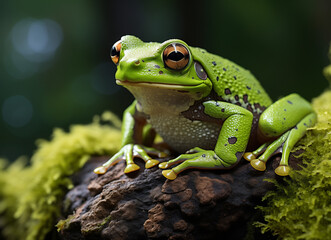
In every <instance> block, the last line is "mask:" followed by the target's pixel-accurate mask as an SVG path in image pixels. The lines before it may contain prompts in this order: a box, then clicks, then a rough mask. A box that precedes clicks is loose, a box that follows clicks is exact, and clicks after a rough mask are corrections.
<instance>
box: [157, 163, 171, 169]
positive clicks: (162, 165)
mask: <svg viewBox="0 0 331 240" xmlns="http://www.w3.org/2000/svg"><path fill="white" fill-rule="evenodd" d="M168 167H169V166H168V162H162V163H160V164H159V168H162V169H166V168H168Z"/></svg>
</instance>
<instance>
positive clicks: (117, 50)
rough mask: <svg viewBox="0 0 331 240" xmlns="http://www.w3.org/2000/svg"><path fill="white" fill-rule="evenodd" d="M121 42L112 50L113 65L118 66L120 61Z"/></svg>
mask: <svg viewBox="0 0 331 240" xmlns="http://www.w3.org/2000/svg"><path fill="white" fill-rule="evenodd" d="M121 47H122V44H121V41H117V42H116V43H115V44H114V45H113V47H112V48H111V50H110V57H111V60H112V61H113V63H115V64H116V65H118V63H119V61H120V52H121Z"/></svg>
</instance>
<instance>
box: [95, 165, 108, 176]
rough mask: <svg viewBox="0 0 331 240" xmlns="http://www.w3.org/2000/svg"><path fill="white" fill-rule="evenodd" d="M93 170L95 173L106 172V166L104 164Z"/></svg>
mask: <svg viewBox="0 0 331 240" xmlns="http://www.w3.org/2000/svg"><path fill="white" fill-rule="evenodd" d="M93 172H94V173H96V174H105V173H106V172H107V168H106V167H104V166H101V167H97V168H96V169H94V171H93Z"/></svg>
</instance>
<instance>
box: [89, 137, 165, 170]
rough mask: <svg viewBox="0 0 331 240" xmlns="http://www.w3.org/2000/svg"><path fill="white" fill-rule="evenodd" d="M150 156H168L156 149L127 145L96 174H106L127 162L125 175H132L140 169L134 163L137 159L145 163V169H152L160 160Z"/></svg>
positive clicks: (99, 168)
mask: <svg viewBox="0 0 331 240" xmlns="http://www.w3.org/2000/svg"><path fill="white" fill-rule="evenodd" d="M149 155H154V156H158V157H165V156H166V154H165V153H163V152H160V151H158V150H156V149H154V148H148V147H144V146H141V145H135V144H127V145H125V146H124V147H122V149H121V150H120V151H119V152H117V153H116V154H115V155H114V156H113V157H112V158H110V159H109V160H108V161H107V162H106V163H104V164H103V165H102V166H100V167H98V168H96V169H94V172H95V173H96V174H104V173H106V172H107V170H108V169H109V168H110V167H111V166H113V165H115V164H116V163H118V162H119V161H120V160H122V159H125V160H126V168H125V169H124V172H125V173H130V172H133V171H137V170H139V169H140V167H139V166H138V165H137V164H135V163H134V161H133V159H134V158H135V157H138V158H141V159H143V160H144V161H145V168H151V167H154V166H156V165H158V164H159V161H158V160H155V159H152V158H151V157H150V156H149Z"/></svg>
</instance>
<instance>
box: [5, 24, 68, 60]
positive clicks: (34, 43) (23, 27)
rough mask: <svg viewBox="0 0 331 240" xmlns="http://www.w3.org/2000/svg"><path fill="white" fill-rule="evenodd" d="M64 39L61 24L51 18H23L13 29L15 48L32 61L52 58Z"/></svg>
mask: <svg viewBox="0 0 331 240" xmlns="http://www.w3.org/2000/svg"><path fill="white" fill-rule="evenodd" d="M62 39H63V33H62V29H61V27H60V25H59V24H57V23H56V22H55V21H53V20H50V19H41V20H36V19H30V18H28V19H23V20H22V21H20V22H18V23H17V24H16V25H15V26H14V27H13V29H12V32H11V40H12V44H13V46H14V49H15V50H16V51H17V52H18V53H19V54H21V55H22V56H24V57H25V58H26V59H27V60H28V61H30V62H37V63H39V62H45V61H48V60H50V59H51V58H52V57H53V56H54V54H55V52H56V50H57V49H58V47H59V46H60V44H61V42H62Z"/></svg>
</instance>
